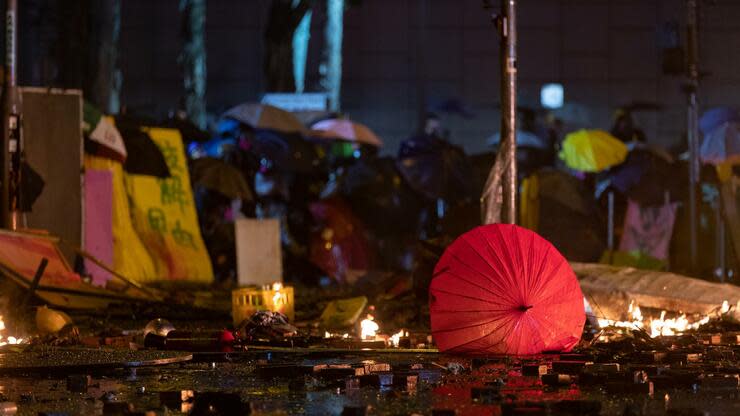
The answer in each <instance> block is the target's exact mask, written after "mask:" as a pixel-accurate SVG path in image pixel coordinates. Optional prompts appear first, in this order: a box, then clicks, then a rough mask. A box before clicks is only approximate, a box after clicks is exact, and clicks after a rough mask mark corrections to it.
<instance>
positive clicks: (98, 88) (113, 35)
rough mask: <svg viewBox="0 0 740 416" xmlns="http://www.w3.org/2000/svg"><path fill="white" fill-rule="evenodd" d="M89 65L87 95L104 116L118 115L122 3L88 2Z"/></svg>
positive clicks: (119, 103) (110, 1)
mask: <svg viewBox="0 0 740 416" xmlns="http://www.w3.org/2000/svg"><path fill="white" fill-rule="evenodd" d="M88 13H89V15H88V18H89V21H90V34H91V36H89V38H88V50H89V55H88V59H89V60H88V65H87V71H85V72H86V74H85V78H86V79H88V80H89V81H87V82H85V88H84V89H85V95H86V97H87V99H88V100H90V101H91V102H92V103H93V104H94V105H96V106H98V108H100V109H101V110H102V111H103V112H104V113H107V114H116V113H118V111H119V109H120V107H121V81H122V75H121V70H120V69H119V68H118V39H119V36H120V33H121V0H93V1H90V2H89V9H88Z"/></svg>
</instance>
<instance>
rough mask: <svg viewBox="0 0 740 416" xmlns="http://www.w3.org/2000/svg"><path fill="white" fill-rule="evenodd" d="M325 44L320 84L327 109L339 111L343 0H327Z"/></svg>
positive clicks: (320, 69)
mask: <svg viewBox="0 0 740 416" xmlns="http://www.w3.org/2000/svg"><path fill="white" fill-rule="evenodd" d="M326 19H327V20H326V30H325V32H324V34H325V36H326V45H325V48H324V56H323V61H322V63H321V66H320V68H319V71H320V72H321V86H322V87H323V88H324V89H325V90H326V91H327V93H328V94H329V110H331V111H339V110H340V108H341V102H340V96H341V95H340V94H341V89H342V37H343V31H344V0H327V3H326Z"/></svg>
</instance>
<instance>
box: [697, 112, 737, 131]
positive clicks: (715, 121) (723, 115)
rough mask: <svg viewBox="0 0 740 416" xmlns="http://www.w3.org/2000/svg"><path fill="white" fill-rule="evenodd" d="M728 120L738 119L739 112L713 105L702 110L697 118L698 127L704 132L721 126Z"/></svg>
mask: <svg viewBox="0 0 740 416" xmlns="http://www.w3.org/2000/svg"><path fill="white" fill-rule="evenodd" d="M728 121H740V114H739V113H738V112H737V111H735V109H734V108H730V107H715V108H711V109H709V110H707V111H705V112H704V114H702V115H701V118H700V119H699V129H700V130H701V132H702V133H704V134H709V132H711V131H712V130H714V129H716V128H717V127H720V126H722V125H723V124H725V123H727V122H728Z"/></svg>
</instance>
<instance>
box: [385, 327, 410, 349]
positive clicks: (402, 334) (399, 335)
mask: <svg viewBox="0 0 740 416" xmlns="http://www.w3.org/2000/svg"><path fill="white" fill-rule="evenodd" d="M407 336H409V333H408V331H404V330H403V329H402V330H400V331H399V332H398V333H396V334H393V335H391V337H390V338H389V339H388V340H389V341H390V343H391V345H393V346H394V347H398V344H400V343H401V338H403V337H407Z"/></svg>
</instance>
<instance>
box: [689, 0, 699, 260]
mask: <svg viewBox="0 0 740 416" xmlns="http://www.w3.org/2000/svg"><path fill="white" fill-rule="evenodd" d="M698 7H699V5H698V0H687V2H686V12H687V19H686V34H687V36H686V38H687V55H688V56H687V58H688V59H687V61H686V62H687V68H686V69H687V74H686V75H687V83H686V93H687V98H688V111H687V114H686V119H687V120H686V127H687V129H686V132H687V134H686V137H687V140H688V148H689V206H688V210H689V217H690V218H689V239H690V243H689V244H690V256H691V269H692V271H696V270H697V267H698V258H699V253H698V242H697V241H698V234H699V200H698V187H699V172H700V170H699V169H700V167H699V98H698V90H699V18H698Z"/></svg>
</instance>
